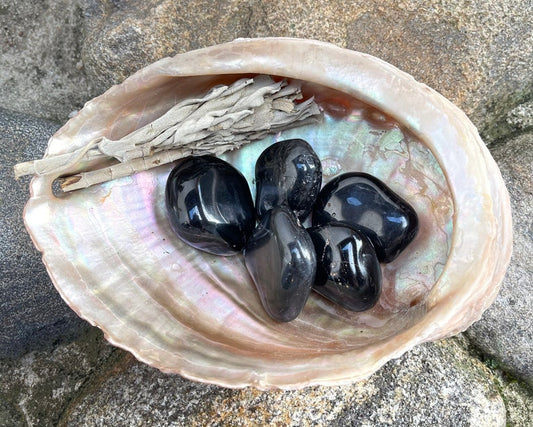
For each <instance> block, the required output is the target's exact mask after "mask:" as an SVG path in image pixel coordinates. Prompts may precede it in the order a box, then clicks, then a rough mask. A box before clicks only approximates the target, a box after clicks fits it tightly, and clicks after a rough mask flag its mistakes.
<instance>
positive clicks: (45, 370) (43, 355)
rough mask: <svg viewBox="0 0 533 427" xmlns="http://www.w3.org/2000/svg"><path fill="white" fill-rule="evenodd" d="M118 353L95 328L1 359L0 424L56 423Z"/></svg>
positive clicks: (119, 353) (36, 424)
mask: <svg viewBox="0 0 533 427" xmlns="http://www.w3.org/2000/svg"><path fill="white" fill-rule="evenodd" d="M117 353H118V356H119V357H118V358H120V355H121V354H122V352H120V351H118V350H117V349H114V348H113V347H111V346H110V345H109V344H106V343H105V342H104V340H103V337H102V334H101V333H100V332H99V331H98V330H96V329H94V330H93V331H92V332H91V333H89V334H87V336H85V337H84V338H83V339H80V340H79V341H77V342H73V343H70V344H65V345H59V346H57V347H56V348H55V349H49V350H43V351H40V352H33V353H29V354H27V355H25V356H23V357H21V358H19V359H9V360H7V359H4V360H0V378H2V381H0V426H9V427H15V426H25V425H27V426H52V425H57V422H58V421H59V419H60V417H61V416H62V414H63V413H64V412H65V411H66V410H67V408H68V407H69V405H72V404H73V402H74V401H75V398H76V396H77V395H79V394H80V392H82V391H83V389H84V388H85V387H87V386H88V385H90V384H92V383H93V382H94V381H95V380H96V381H97V379H98V370H101V369H104V370H105V367H106V366H107V364H109V363H110V362H113V363H115V362H116V359H117ZM108 373H109V372H108ZM82 424H83V423H81V424H80V425H82Z"/></svg>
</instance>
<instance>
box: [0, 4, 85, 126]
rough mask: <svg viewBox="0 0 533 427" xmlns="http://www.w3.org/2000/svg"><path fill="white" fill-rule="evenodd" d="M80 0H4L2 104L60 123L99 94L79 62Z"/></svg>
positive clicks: (0, 15) (0, 18) (0, 16)
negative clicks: (89, 82)
mask: <svg viewBox="0 0 533 427" xmlns="http://www.w3.org/2000/svg"><path fill="white" fill-rule="evenodd" d="M81 2H82V0H74V1H72V0H42V1H37V2H32V1H17V0H4V1H2V2H1V3H0V105H2V106H3V107H4V108H8V109H10V110H14V111H18V112H24V113H27V114H30V115H33V116H36V117H41V118H47V119H52V120H56V121H58V122H61V123H62V122H64V121H66V120H67V118H68V114H69V113H70V112H71V111H73V110H76V109H79V108H81V107H82V106H83V103H84V102H85V101H87V100H89V99H90V98H92V97H93V96H94V95H95V92H94V91H91V89H90V87H89V84H88V81H87V79H86V78H85V73H84V70H83V63H82V62H81V44H82V42H83V38H84V36H83V33H84V22H85V21H84V18H83V14H82V6H81Z"/></svg>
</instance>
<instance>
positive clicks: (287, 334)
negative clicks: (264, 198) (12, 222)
mask: <svg viewBox="0 0 533 427" xmlns="http://www.w3.org/2000/svg"><path fill="white" fill-rule="evenodd" d="M255 74H270V75H273V76H278V77H285V78H288V79H297V80H300V81H301V82H302V85H303V91H304V95H305V96H306V97H309V96H314V97H315V99H316V101H317V103H318V104H319V105H320V107H321V108H322V109H323V111H324V120H323V122H322V123H320V124H314V125H308V126H305V127H299V128H294V129H290V130H287V131H284V132H282V133H279V134H276V135H272V136H270V137H268V138H265V139H263V140H261V141H258V142H254V143H251V144H249V145H246V146H245V147H243V148H241V149H239V150H235V151H233V152H231V153H227V154H225V155H223V158H224V159H226V160H228V161H229V162H231V163H232V164H234V165H235V166H236V167H237V168H238V169H239V170H241V171H242V172H243V173H244V175H245V176H246V177H247V178H248V180H249V182H250V184H251V187H252V190H254V183H253V176H254V172H253V171H254V164H255V160H256V159H257V157H258V156H259V154H260V153H261V152H262V150H263V149H264V148H265V147H267V146H268V145H269V144H271V143H272V142H273V141H276V140H282V139H288V138H303V139H305V140H306V141H308V142H309V143H310V144H311V145H312V146H313V147H314V149H315V150H316V152H317V153H318V155H319V157H320V158H321V160H322V164H323V170H324V180H325V181H326V182H327V181H328V180H329V179H331V178H332V177H334V176H336V175H338V174H340V173H343V172H348V171H363V172H368V173H370V174H373V175H375V176H376V177H378V178H380V179H381V180H383V181H384V182H385V183H387V185H388V186H389V187H391V188H392V189H393V190H394V191H395V192H396V193H398V194H399V195H400V196H401V197H403V198H404V199H405V200H407V201H408V202H409V203H411V205H412V206H413V207H414V208H415V210H416V211H417V213H418V215H419V219H420V232H419V234H418V236H417V237H416V239H415V241H414V242H412V244H411V245H410V246H409V247H408V248H407V249H406V250H405V252H403V253H402V255H401V256H400V257H399V258H397V259H396V260H395V261H394V262H392V263H390V264H387V265H383V266H382V267H383V273H384V288H383V294H382V296H381V299H380V300H379V303H378V304H377V306H375V307H374V308H373V309H372V310H369V311H367V312H363V313H353V312H349V311H346V310H344V309H342V308H340V307H338V306H336V305H334V304H332V303H330V302H328V301H327V300H325V299H324V298H322V297H321V296H319V295H318V294H312V296H311V298H310V299H309V301H308V303H307V305H306V307H305V308H304V310H303V312H302V313H301V315H300V316H299V317H298V318H297V319H296V320H294V321H292V322H290V323H277V322H275V321H273V320H271V319H270V318H269V317H268V315H267V314H266V313H265V311H264V310H263V308H262V306H261V304H260V301H259V297H258V295H257V292H256V290H255V287H254V285H253V283H252V281H251V278H250V276H249V275H248V273H247V271H246V268H245V266H244V262H243V258H242V256H240V255H239V256H234V257H216V256H212V255H209V254H206V253H202V252H199V251H197V250H195V249H193V248H190V247H188V246H187V245H185V244H184V243H182V242H181V241H180V240H179V239H178V238H177V237H176V236H175V235H174V234H173V232H172V230H171V229H170V226H169V223H168V220H167V216H166V212H165V203H164V188H165V182H166V178H167V176H168V174H169V172H170V170H171V168H172V165H166V166H161V167H159V168H155V169H151V170H149V171H146V172H140V173H137V174H135V175H133V176H131V177H127V178H121V179H116V180H113V181H109V182H107V183H105V184H102V185H97V186H93V187H90V188H88V189H84V190H79V191H76V192H73V193H71V194H68V195H65V196H64V197H55V196H54V195H53V194H52V190H51V183H52V181H53V180H54V179H55V178H56V177H54V176H43V177H36V178H34V180H33V181H32V184H31V191H32V196H31V199H30V201H29V202H28V205H27V207H26V211H25V221H26V225H27V228H28V230H29V232H30V234H31V235H32V237H33V239H34V242H35V244H36V246H37V247H38V248H39V249H40V250H41V251H42V252H43V259H44V262H45V264H46V266H47V269H48V271H49V273H50V276H51V277H52V279H53V281H54V283H55V285H56V287H57V289H58V291H59V292H60V293H61V295H62V296H63V298H64V299H65V301H67V303H68V304H69V305H70V306H71V307H72V308H73V309H74V310H75V311H76V312H77V313H78V314H79V315H80V316H81V317H83V318H85V319H87V320H88V321H89V322H91V323H92V324H95V325H97V326H99V327H100V328H101V329H102V330H103V331H104V332H105V334H106V337H107V338H108V339H109V341H111V342H112V343H113V344H115V345H117V346H120V347H122V348H125V349H127V350H129V351H131V352H132V353H133V354H134V355H135V356H136V357H137V358H138V359H140V360H142V361H144V362H146V363H149V364H151V365H153V366H156V367H158V368H160V369H161V370H163V371H167V372H175V373H179V374H181V375H184V376H186V377H188V378H191V379H195V380H200V381H204V382H210V383H216V384H220V385H224V386H229V387H242V386H247V385H253V386H256V387H259V388H272V387H280V388H297V387H303V386H306V385H313V384H328V385H332V384H342V383H348V382H353V381H355V380H358V379H362V378H364V377H366V376H368V375H370V374H371V373H372V372H374V371H375V370H376V369H378V368H379V367H380V366H381V365H383V364H384V363H385V362H387V361H388V360H389V359H391V358H393V357H398V356H399V355H401V354H402V353H404V352H405V351H407V350H408V349H409V348H411V347H413V346H414V345H416V344H418V343H421V342H424V341H429V340H435V339H439V338H442V337H445V336H449V335H452V334H454V333H457V332H459V331H461V330H464V329H466V328H467V327H468V326H469V325H470V324H471V323H472V322H474V321H475V320H477V319H478V318H479V317H480V316H481V313H482V312H483V311H484V310H485V309H486V308H487V307H488V305H489V304H490V303H491V302H492V301H493V299H494V298H495V296H496V294H497V291H498V288H499V285H500V282H501V279H502V277H503V274H504V272H505V268H506V266H507V264H508V262H509V257H510V253H511V223H510V208H509V200H508V196H507V192H506V190H505V187H504V185H503V181H502V179H501V176H500V174H499V171H498V169H497V166H496V165H495V163H494V161H493V160H492V158H491V157H490V154H489V153H488V151H487V149H486V148H485V146H484V144H483V142H482V141H481V140H480V138H479V136H478V134H477V131H476V129H475V127H474V126H473V125H472V124H471V123H470V121H469V120H468V119H467V118H466V116H465V115H464V114H463V113H462V112H461V111H460V110H459V109H457V108H456V107H455V106H453V105H452V104H451V103H450V102H449V101H447V100H446V99H444V98H443V97H442V96H441V95H439V94H438V93H436V92H435V91H433V90H431V89H429V88H427V87H426V86H424V85H422V84H420V83H417V82H416V81H415V80H414V79H412V77H410V76H409V75H407V74H405V73H403V72H401V71H399V70H397V69H396V68H394V67H392V66H391V65H389V64H386V63H384V62H383V61H380V60H378V59H376V58H373V57H371V56H368V55H364V54H361V53H358V52H353V51H347V50H344V49H340V48H337V47H335V46H332V45H329V44H326V43H320V42H315V41H307V40H295V39H255V40H237V41H235V42H232V43H229V44H225V45H220V46H214V47H211V48H207V49H203V50H200V51H194V52H189V53H186V54H183V55H178V56H176V57H174V58H167V59H164V60H161V61H159V62H157V63H155V64H153V65H151V66H149V67H147V68H145V69H143V70H141V71H140V72H138V73H137V74H135V75H134V76H132V77H130V79H128V80H126V81H125V82H124V83H123V84H121V85H119V86H115V87H113V88H111V89H110V90H109V91H108V92H106V93H105V94H104V95H103V96H101V97H99V98H96V99H95V100H93V101H91V102H89V103H88V104H87V105H86V106H85V107H84V109H83V110H82V111H81V112H80V113H79V114H78V115H77V116H76V117H74V118H73V119H71V120H70V121H69V122H68V123H67V124H66V125H65V126H64V127H63V128H62V129H61V130H59V132H58V133H57V134H56V135H54V136H53V137H52V138H51V140H50V143H49V147H48V153H49V154H60V153H62V152H65V151H68V148H69V149H71V148H73V147H82V146H83V145H84V144H86V143H87V141H89V140H91V139H93V138H95V137H98V136H101V135H105V136H106V137H108V138H119V137H121V136H124V135H126V134H127V133H129V132H131V131H132V130H135V129H137V128H139V127H140V126H143V125H145V124H147V123H149V122H151V121H153V120H154V119H155V118H157V117H159V116H160V115H162V114H163V113H164V112H165V111H167V110H168V109H169V108H170V107H171V106H173V105H174V104H175V103H176V102H177V101H179V100H181V99H184V98H187V97H189V96H193V95H199V94H203V93H205V92H206V91H207V90H208V89H209V88H210V87H212V86H214V85H215V84H218V83H231V82H234V81H236V80H237V79H239V78H241V77H243V76H251V75H255ZM67 147H68V148H67Z"/></svg>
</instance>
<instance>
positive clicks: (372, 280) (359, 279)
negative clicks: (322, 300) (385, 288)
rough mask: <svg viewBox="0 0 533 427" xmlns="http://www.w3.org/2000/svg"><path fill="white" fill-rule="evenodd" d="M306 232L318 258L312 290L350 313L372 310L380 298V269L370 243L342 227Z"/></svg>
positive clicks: (360, 235)
mask: <svg viewBox="0 0 533 427" xmlns="http://www.w3.org/2000/svg"><path fill="white" fill-rule="evenodd" d="M307 231H308V232H309V235H310V236H311V239H312V240H313V244H314V245H315V250H316V256H317V270H316V278H315V284H314V286H313V289H314V290H315V291H316V292H318V293H319V294H321V295H323V296H324V297H326V298H328V299H329V300H331V301H333V302H334V303H337V304H339V305H340V306H342V307H344V308H346V309H347V310H352V311H364V310H368V309H370V308H372V307H373V306H374V305H375V304H376V303H377V302H378V300H379V296H380V295H381V268H380V265H379V261H378V258H377V256H376V252H375V250H374V247H373V246H372V244H371V243H370V241H369V240H368V239H367V238H366V237H365V236H364V235H362V234H361V233H359V232H357V231H356V230H355V229H353V228H351V227H346V226H343V225H340V224H327V225H323V226H319V227H312V228H309V229H308V230H307Z"/></svg>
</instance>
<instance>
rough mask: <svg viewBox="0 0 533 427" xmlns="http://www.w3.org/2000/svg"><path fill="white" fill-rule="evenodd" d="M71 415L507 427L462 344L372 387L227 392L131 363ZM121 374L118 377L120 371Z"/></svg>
mask: <svg viewBox="0 0 533 427" xmlns="http://www.w3.org/2000/svg"><path fill="white" fill-rule="evenodd" d="M122 367H123V368H124V369H123V371H122V372H120V373H118V374H115V375H114V376H113V377H112V378H110V379H109V380H108V381H106V382H104V383H103V384H102V385H101V386H100V387H99V388H98V389H96V390H94V391H92V392H88V393H87V394H86V395H85V397H84V398H83V399H81V400H79V401H78V402H77V405H76V407H75V408H70V409H69V410H68V415H67V416H66V417H65V418H64V419H63V420H62V422H65V424H67V425H72V426H76V425H80V424H82V423H85V424H88V425H95V426H97V425H102V426H103V425H174V426H190V425H236V426H243V425H284V426H285V425H287V426H301V425H366V426H371V425H372V426H380V425H439V426H473V425H475V426H491V427H494V426H504V425H505V422H506V412H505V406H504V402H503V399H502V397H501V396H500V394H499V392H498V389H497V387H496V386H495V384H494V382H493V377H492V375H491V373H490V372H489V371H488V369H487V368H486V367H485V366H484V365H483V364H481V363H480V362H479V361H478V360H477V359H474V358H472V357H471V356H470V355H469V354H468V352H467V351H466V350H465V349H464V348H463V347H462V340H461V339H452V340H447V341H443V342H440V343H437V344H427V345H423V346H419V347H417V348H416V349H414V350H413V351H411V352H410V353H408V354H407V355H404V356H403V357H402V358H400V359H398V360H394V361H392V362H389V363H388V364H387V365H386V366H385V367H384V368H383V369H382V370H380V371H379V372H377V373H376V374H374V375H373V376H372V377H371V378H369V379H368V380H367V381H363V382H360V383H357V384H354V385H349V386H342V387H311V388H307V389H304V390H299V391H268V392H262V391H258V390H255V389H251V388H246V389H242V390H230V389H223V388H220V387H216V386H212V385H204V384H199V383H194V382H191V381H188V380H185V379H183V378H181V377H178V376H174V375H165V374H162V373H160V372H159V371H157V370H155V369H153V368H150V367H147V366H145V365H142V364H140V363H138V362H132V363H131V364H130V365H129V366H127V365H126V366H124V365H122ZM115 372H116V371H115Z"/></svg>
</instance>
